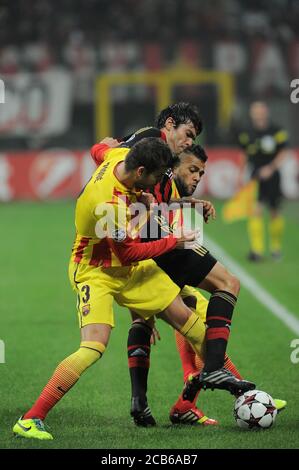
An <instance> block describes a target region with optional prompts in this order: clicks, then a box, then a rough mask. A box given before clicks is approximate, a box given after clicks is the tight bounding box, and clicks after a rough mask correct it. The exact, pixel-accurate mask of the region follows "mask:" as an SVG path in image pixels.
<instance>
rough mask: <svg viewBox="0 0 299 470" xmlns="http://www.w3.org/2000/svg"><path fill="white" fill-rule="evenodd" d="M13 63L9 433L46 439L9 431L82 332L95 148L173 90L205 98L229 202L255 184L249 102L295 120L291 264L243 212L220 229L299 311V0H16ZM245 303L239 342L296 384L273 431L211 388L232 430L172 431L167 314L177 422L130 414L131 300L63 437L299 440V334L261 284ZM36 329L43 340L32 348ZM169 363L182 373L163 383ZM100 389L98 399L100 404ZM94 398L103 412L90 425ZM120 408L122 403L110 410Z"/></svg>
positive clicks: (2, 115)
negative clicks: (244, 417) (75, 281)
mask: <svg viewBox="0 0 299 470" xmlns="http://www.w3.org/2000/svg"><path fill="white" fill-rule="evenodd" d="M0 78H1V79H2V80H3V81H4V85H5V103H3V104H0V202H1V206H0V213H1V228H2V230H1V249H0V250H1V260H2V262H1V266H2V267H1V271H2V274H1V280H0V288H1V291H2V293H3V295H2V298H3V299H6V300H5V302H7V306H6V307H5V308H4V310H5V312H4V313H5V314H4V315H3V323H2V320H1V323H2V327H1V330H0V337H1V338H2V339H3V340H4V342H5V350H6V363H5V364H3V365H2V364H1V365H0V367H1V368H2V367H3V371H4V374H3V375H2V378H1V379H0V380H1V381H2V386H3V387H4V388H5V387H8V389H10V390H11V387H12V385H11V384H12V380H13V383H14V384H15V389H14V392H13V393H12V394H10V395H9V396H6V397H5V405H4V406H3V407H2V411H1V424H2V423H3V428H5V430H6V431H5V433H4V437H5V439H4V441H3V444H0V446H4V447H20V446H22V447H27V446H28V445H30V446H31V447H32V445H33V444H32V443H30V444H28V443H27V442H26V443H21V444H19V443H17V444H16V441H12V440H11V438H10V436H9V433H8V431H7V430H9V428H10V426H11V425H12V424H13V422H14V420H15V419H16V418H17V417H18V415H20V414H21V412H22V411H24V406H28V405H29V404H30V403H31V402H32V399H33V397H36V396H37V393H38V391H39V390H40V388H41V387H42V385H43V384H44V383H45V380H46V378H47V377H48V376H49V374H50V373H51V372H52V370H53V367H54V365H55V364H56V363H57V362H58V361H60V360H61V358H62V357H64V356H65V355H66V354H67V353H69V352H70V351H72V350H73V349H74V348H75V347H76V345H77V342H78V334H77V331H76V318H75V312H74V299H73V296H72V293H71V291H70V289H69V286H68V280H67V277H66V267H67V262H68V256H69V250H70V247H71V243H72V240H73V234H74V228H73V209H74V198H75V197H76V196H77V194H78V192H79V191H80V189H81V188H82V186H83V185H84V183H85V182H86V181H87V179H88V178H89V176H90V174H91V172H92V171H93V164H92V161H91V158H90V156H89V148H90V147H91V145H92V144H93V143H94V142H95V141H97V140H98V139H100V138H102V137H104V136H105V135H112V136H115V137H121V136H123V135H127V134H128V133H129V132H131V131H133V130H135V129H137V128H140V127H143V126H146V125H151V124H152V123H153V120H154V117H155V115H156V113H157V111H158V110H159V109H160V108H161V107H164V106H166V105H167V104H169V103H171V102H175V101H178V100H184V101H191V102H193V103H195V104H197V105H198V106H199V108H200V111H201V114H202V117H203V122H204V133H203V136H201V138H200V141H201V142H203V143H204V144H205V145H206V146H207V148H208V153H209V156H210V157H209V164H208V172H207V175H206V176H205V178H204V181H203V183H202V184H201V189H200V194H205V195H207V196H209V197H210V198H213V200H215V203H216V206H217V208H219V209H221V206H222V202H221V200H223V199H227V198H229V197H231V196H232V195H233V194H234V193H235V192H236V190H237V189H238V185H239V184H240V153H239V150H238V148H237V144H236V141H235V129H236V126H237V125H240V123H241V124H244V125H245V124H246V122H247V119H248V116H247V114H248V105H249V103H250V102H251V101H252V100H253V99H256V98H259V99H264V100H266V101H267V103H268V104H269V106H270V109H271V114H272V118H273V120H274V121H275V122H277V123H278V124H280V125H282V126H284V127H285V128H286V129H287V130H288V132H289V135H290V147H289V149H288V157H287V159H286V160H285V163H284V165H283V168H282V170H281V171H282V177H283V178H282V185H283V193H284V195H285V196H286V201H287V202H286V203H285V214H286V217H287V228H286V241H285V252H284V255H285V256H284V259H283V260H282V261H281V263H280V264H276V265H275V264H273V262H270V261H269V262H265V263H264V264H262V265H259V266H252V265H249V263H248V262H247V261H245V254H246V251H247V249H248V246H247V240H246V229H245V225H244V223H239V224H236V225H231V226H228V225H224V224H223V223H222V222H221V220H218V221H217V222H215V224H214V225H213V224H210V226H209V227H208V230H207V233H208V235H209V236H210V237H212V239H213V240H214V241H216V242H217V243H218V244H219V245H220V246H221V247H222V248H224V249H225V250H226V252H227V253H229V254H230V255H231V256H233V258H234V259H235V260H237V261H238V262H239V263H240V265H241V266H242V267H243V268H245V269H246V270H247V272H249V273H250V275H252V276H253V277H254V278H255V279H256V281H257V282H258V283H259V284H260V285H261V286H264V287H265V288H266V289H268V291H269V292H270V293H271V294H272V295H273V296H275V298H276V299H277V300H278V301H279V302H281V304H282V305H283V306H285V308H287V309H290V310H291V311H292V312H293V313H294V314H295V315H297V316H298V317H299V313H298V302H297V300H296V299H297V296H298V292H297V290H298V285H297V281H296V279H297V266H298V261H299V255H298V248H297V239H298V223H299V217H298V214H299V211H298V208H299V204H298V198H299V180H298V175H299V132H298V122H299V104H297V105H296V104H293V103H292V102H291V100H290V94H291V91H292V90H291V88H290V83H291V81H292V80H293V79H294V78H299V2H298V1H297V0H272V1H271V2H270V1H266V0H250V1H246V0H209V1H199V0H185V1H180V0H164V1H158V0H143V1H137V0H84V1H83V0H59V1H57V0H52V1H50V0H39V1H36V0H14V1H13V2H10V1H3V2H1V4H0ZM219 200H220V201H219ZM24 201H26V202H24ZM41 274H42V275H41ZM239 309H240V316H238V317H237V318H236V320H235V321H236V323H235V324H236V326H235V330H234V334H233V335H232V342H231V346H230V348H231V349H230V350H231V351H232V353H231V354H232V356H233V357H234V358H236V359H235V361H236V362H237V365H239V366H240V367H243V369H242V371H244V375H246V374H248V375H250V377H248V378H253V379H257V381H258V383H259V384H260V386H261V387H263V388H264V389H265V390H266V391H268V392H269V393H272V392H273V394H274V395H281V396H280V398H286V399H288V401H289V410H290V411H287V412H285V414H284V415H283V416H282V417H281V418H280V417H279V418H280V423H279V425H277V427H276V428H274V429H273V430H271V431H269V433H264V434H263V436H262V438H261V437H256V436H254V437H253V436H252V435H251V437H249V436H247V435H244V433H243V434H242V439H243V441H242V442H240V437H239V432H238V431H237V429H235V427H234V425H233V419H232V417H231V414H230V413H231V399H230V397H227V396H226V395H225V397H223V395H224V394H221V393H218V392H217V393H216V392H215V394H214V395H213V397H212V398H211V397H210V396H207V397H206V398H205V403H206V408H205V410H206V409H207V411H209V412H210V414H213V413H214V414H215V415H216V416H215V417H216V418H219V419H220V420H221V422H222V423H223V426H224V429H225V431H226V434H225V435H224V434H223V433H222V432H221V429H219V430H200V434H201V437H200V442H198V441H199V439H198V431H197V432H194V431H195V430H193V429H191V430H185V429H183V430H177V431H171V432H170V431H168V428H167V424H166V423H168V418H167V412H168V408H169V407H170V406H171V404H172V401H173V400H174V399H175V398H176V396H177V394H178V392H179V391H180V388H181V377H180V372H179V367H180V366H179V362H178V357H177V355H176V352H175V347H174V342H173V339H172V337H171V335H172V333H171V332H170V331H169V329H167V328H165V329H164V326H161V330H162V333H163V339H164V338H165V340H164V341H162V342H161V345H159V348H162V351H164V355H165V354H166V357H167V361H165V358H164V359H163V360H162V359H161V357H162V355H161V356H160V355H159V351H158V349H159V348H156V350H155V351H154V352H153V366H152V372H151V385H150V389H151V391H150V397H151V400H152V402H153V404H152V408H153V411H154V414H155V415H159V413H160V415H161V421H162V423H163V427H162V428H161V429H157V430H151V431H149V432H147V431H145V430H142V431H140V430H135V428H133V427H132V426H129V424H128V423H129V417H128V409H129V381H128V372H127V369H126V344H125V343H126V333H127V327H128V325H129V316H128V315H122V314H121V315H119V324H120V327H121V328H119V329H117V328H116V330H115V332H114V335H113V339H112V343H113V344H111V346H110V348H109V349H111V352H110V351H108V352H107V354H106V355H105V359H104V360H103V361H102V362H103V363H102V364H101V371H100V372H101V373H102V377H104V378H105V383H104V385H101V386H99V384H101V376H100V378H99V379H98V378H97V374H95V373H94V371H93V372H91V373H89V374H88V378H87V377H86V379H84V380H85V383H84V382H83V384H81V385H80V386H78V389H77V388H76V390H74V391H73V392H72V394H70V397H66V398H65V400H64V401H63V403H62V404H61V405H59V407H57V410H56V409H55V410H54V411H53V414H52V415H51V416H53V417H52V418H51V420H52V423H55V424H53V427H57V426H58V423H60V415H61V414H63V413H64V416H65V427H64V428H63V429H60V435H59V433H58V436H57V437H59V439H60V441H58V443H57V444H56V445H57V446H58V447H59V446H61V447H70V446H72V445H73V446H75V447H102V448H110V447H111V448H112V447H138V446H141V447H161V446H163V447H172V448H176V447H186V448H187V447H191V448H196V447H198V446H200V447H215V448H216V447H298V442H299V436H298V422H299V416H298V410H297V407H296V406H295V399H296V393H298V381H297V385H293V384H294V383H295V382H296V380H297V376H298V370H296V367H297V369H298V367H299V366H298V365H297V366H296V365H294V364H292V363H291V361H290V353H291V349H290V342H291V340H292V339H293V338H294V337H296V333H295V332H294V330H292V329H288V328H287V327H286V326H285V325H283V324H282V322H281V321H280V320H279V319H277V318H275V317H273V316H271V314H270V312H269V311H267V308H266V307H265V306H262V305H261V304H260V303H259V302H258V301H257V300H256V299H255V298H253V296H252V295H251V294H249V293H248V292H247V291H246V290H245V292H244V293H243V294H242V296H241V299H240V304H239ZM7 310H8V311H9V314H8V313H7ZM63 314H64V316H63ZM257 325H258V334H259V335H257ZM298 335H299V333H297V336H298ZM257 336H258V337H257ZM168 340H169V341H168ZM167 341H168V343H169V345H168V343H167ZM24 344H26V345H27V346H28V344H29V346H30V347H29V348H27V346H26V350H25V351H24ZM233 351H238V354H236V353H235V354H234V352H233ZM33 354H34V359H33ZM115 358H116V359H115ZM115 360H116V361H117V363H115ZM105 361H106V362H105ZM163 361H164V362H163ZM33 362H34V363H35V370H34V373H33V372H32V364H33ZM169 364H170V365H171V366H172V367H173V370H175V369H176V370H177V372H176V373H173V374H171V377H169V381H167V383H166V381H165V383H164V382H163V383H161V374H162V375H163V370H164V371H165V370H170V369H171V368H170V369H169ZM1 372H2V370H1ZM45 375H46V377H45ZM92 376H93V377H92ZM86 383H87V384H88V385H89V387H92V388H93V389H95V390H96V396H95V397H93V398H90V388H89V392H88V393H87V391H86V390H85V388H84V387H86ZM108 383H109V384H110V385H109V386H108V385H107V384H108ZM120 383H122V384H123V385H122V391H120V385H119V384H120ZM157 383H159V388H157ZM100 389H101V392H103V393H104V398H103V395H102V393H99V391H100ZM160 393H163V396H164V397H165V403H164V402H163V403H161V397H160ZM85 394H86V395H85ZM120 395H121V396H120ZM206 395H208V394H206ZM74 396H75V397H77V398H76V400H74ZM85 396H86V397H88V399H90V400H91V401H90V402H88V404H86V402H85V400H84V397H85ZM297 396H298V395H297ZM216 398H217V399H216ZM73 400H74V401H73ZM93 400H94V401H93ZM162 401H163V400H162ZM215 402H216V404H215ZM84 407H87V415H86V416H88V419H89V424H88V423H87V424H86V423H84V425H83V423H82V421H83V418H82V416H84V413H85V412H84V411H83V410H84ZM95 408H96V409H97V410H99V411H98V412H99V413H100V415H101V420H100V421H101V422H102V423H103V425H104V427H103V428H102V430H101V429H98V425H99V422H98V417H96V413H94V409H95ZM112 408H113V409H114V412H113V413H112V414H113V416H112V417H110V416H109V413H110V412H108V411H107V410H111V409H112ZM217 412H218V416H217ZM77 419H78V421H77ZM119 423H121V426H123V427H124V429H125V430H126V431H127V432H128V433H129V434H130V436H131V437H130V439H129V440H126V439H125V434H126V433H124V434H123V435H122V436H119V440H117V441H116V440H115V435H116V434H117V433H119ZM51 425H52V424H51ZM82 425H83V426H84V429H85V433H86V434H85V436H87V437H86V440H85V441H84V442H83V441H82V439H81V434H80V436H78V435H77V434H76V429H77V428H76V426H78V428H80V426H82ZM1 427H2V426H1ZM105 430H106V431H105ZM6 432H7V434H6ZM105 432H106V434H105ZM140 433H141V434H140ZM161 433H162V434H161ZM282 433H283V434H284V435H285V439H281V435H282ZM296 433H297V434H296ZM54 434H55V432H54ZM166 434H167V436H166ZM203 434H204V435H203ZM140 435H141V436H142V439H144V440H142V441H141V440H140V439H139V436H140ZM162 435H163V437H162ZM147 439H148V440H147ZM59 442H60V443H59ZM34 445H35V446H37V447H38V446H39V444H34ZM44 445H45V446H49V447H50V445H48V444H44Z"/></svg>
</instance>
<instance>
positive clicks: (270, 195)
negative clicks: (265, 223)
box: [258, 171, 282, 209]
mask: <svg viewBox="0 0 299 470" xmlns="http://www.w3.org/2000/svg"><path fill="white" fill-rule="evenodd" d="M281 199H282V194H281V190H280V174H279V172H278V171H276V172H275V173H273V175H272V176H271V178H269V179H268V180H261V181H259V195H258V200H259V202H261V203H263V204H265V205H267V206H268V207H269V208H270V209H278V207H279V206H280V203H281Z"/></svg>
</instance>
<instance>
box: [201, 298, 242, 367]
mask: <svg viewBox="0 0 299 470" xmlns="http://www.w3.org/2000/svg"><path fill="white" fill-rule="evenodd" d="M236 301H237V298H236V297H235V296H234V295H233V294H231V293H230V292H226V291H223V290H216V291H215V292H214V293H213V294H212V295H211V298H210V301H209V305H208V309H207V319H206V323H207V332H206V359H205V366H204V371H205V372H211V371H213V370H217V369H220V368H221V367H223V365H224V357H225V351H226V347H227V341H228V337H229V333H230V324H231V319H232V315H233V311H234V307H235V305H236Z"/></svg>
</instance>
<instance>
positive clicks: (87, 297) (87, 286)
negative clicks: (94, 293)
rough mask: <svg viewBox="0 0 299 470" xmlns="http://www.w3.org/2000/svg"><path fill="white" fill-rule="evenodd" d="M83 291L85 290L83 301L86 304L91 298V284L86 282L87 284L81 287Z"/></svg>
mask: <svg viewBox="0 0 299 470" xmlns="http://www.w3.org/2000/svg"><path fill="white" fill-rule="evenodd" d="M81 292H84V294H85V295H84V296H82V302H83V303H84V304H87V302H88V301H89V299H90V287H89V285H88V284H85V286H83V287H82V288H81Z"/></svg>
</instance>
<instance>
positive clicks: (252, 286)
mask: <svg viewBox="0 0 299 470" xmlns="http://www.w3.org/2000/svg"><path fill="white" fill-rule="evenodd" d="M205 242H207V245H208V246H209V247H210V249H211V252H212V253H213V254H215V256H216V257H217V258H219V260H220V261H222V262H223V264H224V265H225V266H226V267H227V268H229V269H230V270H231V271H232V272H233V273H234V274H235V275H236V276H237V277H238V278H239V279H240V281H241V283H242V285H243V286H244V287H245V288H246V289H247V290H248V291H249V292H250V293H251V294H252V295H253V297H255V298H256V299H257V300H258V301H259V302H260V303H261V304H262V305H264V307H266V309H267V310H268V311H269V312H271V313H272V315H274V316H275V317H277V318H279V320H281V321H282V322H283V323H284V324H285V325H286V326H287V327H288V328H289V330H291V331H292V332H293V333H295V334H296V335H298V336H299V320H298V318H297V317H296V316H295V315H294V313H292V312H290V311H289V310H288V309H287V308H286V307H285V306H284V305H282V304H281V303H280V302H278V300H276V299H275V298H274V297H273V296H272V295H271V294H270V293H269V292H268V291H267V290H266V289H264V288H263V287H261V286H260V285H259V284H258V283H257V282H256V281H255V279H254V278H253V277H252V276H250V275H249V274H248V273H247V272H246V271H245V269H243V268H242V267H241V266H240V264H239V263H238V262H237V261H235V260H234V259H233V258H232V257H231V256H230V255H228V254H227V252H226V251H225V250H224V249H223V248H221V246H219V245H218V244H217V243H216V242H214V241H213V240H211V239H210V237H207V236H206V235H205Z"/></svg>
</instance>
